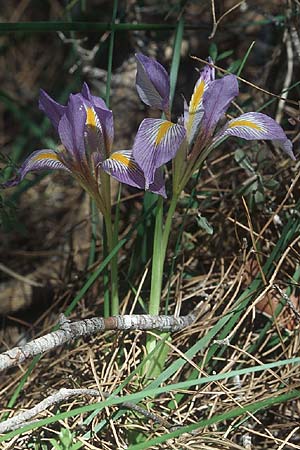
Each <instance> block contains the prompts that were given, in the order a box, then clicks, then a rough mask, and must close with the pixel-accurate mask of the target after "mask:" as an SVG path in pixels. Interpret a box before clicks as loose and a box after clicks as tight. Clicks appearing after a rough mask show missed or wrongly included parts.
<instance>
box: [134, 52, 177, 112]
mask: <svg viewBox="0 0 300 450" xmlns="http://www.w3.org/2000/svg"><path fill="white" fill-rule="evenodd" d="M135 56H136V60H137V74H136V89H137V91H138V94H139V96H140V99H141V100H142V101H143V102H144V103H146V105H149V106H151V108H155V109H161V110H162V111H166V112H167V111H168V110H169V96H170V80H169V75H168V73H167V71H166V69H165V68H164V67H163V66H162V65H161V64H159V62H157V61H155V59H153V58H148V56H145V55H143V54H142V53H137V54H136V55H135Z"/></svg>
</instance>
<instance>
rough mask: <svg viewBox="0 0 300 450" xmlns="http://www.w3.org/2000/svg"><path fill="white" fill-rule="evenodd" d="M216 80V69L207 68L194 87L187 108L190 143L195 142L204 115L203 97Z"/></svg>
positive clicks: (187, 127) (186, 117) (186, 124)
mask: <svg viewBox="0 0 300 450" xmlns="http://www.w3.org/2000/svg"><path fill="white" fill-rule="evenodd" d="M214 78H215V71H214V68H213V67H211V66H205V67H204V69H203V70H202V71H201V73H200V76H199V79H198V81H197V83H196V84H195V87H194V92H193V95H192V97H191V101H190V104H189V106H188V108H187V105H186V106H185V128H186V130H187V139H188V142H189V143H191V142H193V140H194V138H195V136H196V134H197V132H198V130H199V126H200V122H201V120H202V117H203V114H204V108H203V95H204V92H205V91H206V90H207V88H208V87H209V85H210V83H211V81H213V80H214Z"/></svg>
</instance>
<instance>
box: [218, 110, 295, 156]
mask: <svg viewBox="0 0 300 450" xmlns="http://www.w3.org/2000/svg"><path fill="white" fill-rule="evenodd" d="M226 135H227V136H237V137H240V138H242V139H246V140H252V139H266V140H272V141H274V143H275V144H277V145H279V146H280V147H281V148H282V149H283V150H284V151H285V152H286V153H287V154H288V155H289V156H290V157H291V158H292V159H294V160H295V159H296V158H295V156H294V154H293V149H292V148H293V145H292V143H291V141H290V140H289V139H288V138H287V137H286V135H285V133H284V131H283V129H282V128H281V126H280V125H279V124H278V123H277V122H275V120H273V119H271V117H269V116H266V115H265V114H261V113H257V112H249V113H245V114H242V115H241V116H239V117H238V118H237V119H232V120H230V121H229V122H228V123H227V125H226V129H225V130H224V131H223V132H222V134H221V136H220V137H222V136H226Z"/></svg>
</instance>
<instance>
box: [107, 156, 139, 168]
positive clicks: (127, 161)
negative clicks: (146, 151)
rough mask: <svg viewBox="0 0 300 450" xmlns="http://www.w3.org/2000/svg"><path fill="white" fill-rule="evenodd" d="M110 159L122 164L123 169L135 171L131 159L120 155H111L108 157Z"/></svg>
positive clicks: (134, 165)
mask: <svg viewBox="0 0 300 450" xmlns="http://www.w3.org/2000/svg"><path fill="white" fill-rule="evenodd" d="M110 159H114V160H115V161H118V162H119V163H121V164H123V165H124V166H125V167H128V169H136V164H135V162H134V161H132V159H129V158H127V156H125V155H122V153H113V154H112V155H111V157H110Z"/></svg>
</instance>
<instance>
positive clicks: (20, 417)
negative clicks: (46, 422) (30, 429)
mask: <svg viewBox="0 0 300 450" xmlns="http://www.w3.org/2000/svg"><path fill="white" fill-rule="evenodd" d="M80 395H87V396H92V397H104V398H108V397H110V396H111V394H109V393H107V392H99V391H98V390H97V389H65V388H62V389H60V390H59V391H58V392H56V393H55V394H52V395H50V396H49V397H47V398H45V399H44V400H42V401H41V402H40V403H38V404H37V405H35V406H33V407H32V408H30V409H27V410H26V411H23V412H21V413H19V414H17V415H16V416H14V417H11V418H9V419H7V420H5V421H4V422H0V434H3V433H7V432H8V431H12V430H15V429H17V428H21V427H24V426H25V425H28V424H29V423H31V419H33V418H34V417H35V416H37V415H38V414H40V413H41V412H43V411H45V410H46V409H48V408H49V407H50V406H52V405H56V404H58V403H61V402H63V401H65V400H68V399H69V398H70V397H79V396H80ZM119 406H120V407H122V408H126V409H131V410H132V411H135V412H136V413H139V414H142V415H143V416H145V417H147V418H148V419H149V420H153V422H156V423H159V424H160V425H164V426H167V427H170V425H169V423H168V421H167V420H165V419H162V418H160V417H159V416H157V415H156V414H153V413H151V412H149V411H147V410H146V409H144V408H142V407H140V406H138V405H135V404H134V403H130V402H124V403H121V404H120V405H119Z"/></svg>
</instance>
